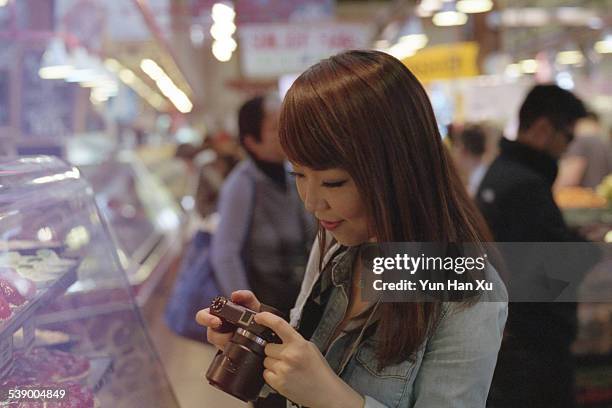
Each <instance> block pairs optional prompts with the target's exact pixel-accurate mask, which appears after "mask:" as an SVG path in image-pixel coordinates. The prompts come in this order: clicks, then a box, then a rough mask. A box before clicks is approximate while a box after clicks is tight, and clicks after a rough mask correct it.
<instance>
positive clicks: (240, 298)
mask: <svg viewBox="0 0 612 408" xmlns="http://www.w3.org/2000/svg"><path fill="white" fill-rule="evenodd" d="M231 298H232V302H234V303H238V304H239V305H242V306H245V307H248V308H249V309H251V310H254V311H256V312H259V309H260V308H261V303H260V302H259V300H257V298H256V297H255V294H254V293H253V292H251V291H250V290H237V291H235V292H232V296H231Z"/></svg>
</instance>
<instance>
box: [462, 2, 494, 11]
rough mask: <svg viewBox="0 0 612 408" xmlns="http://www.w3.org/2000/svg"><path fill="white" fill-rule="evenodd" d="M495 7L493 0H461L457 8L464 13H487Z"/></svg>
mask: <svg viewBox="0 0 612 408" xmlns="http://www.w3.org/2000/svg"><path fill="white" fill-rule="evenodd" d="M492 8H493V2H492V1H491V0H459V1H458V2H457V10H459V11H461V12H462V13H485V12H487V11H490V10H491V9H492Z"/></svg>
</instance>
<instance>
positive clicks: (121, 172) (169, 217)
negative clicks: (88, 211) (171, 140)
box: [78, 151, 184, 305]
mask: <svg viewBox="0 0 612 408" xmlns="http://www.w3.org/2000/svg"><path fill="white" fill-rule="evenodd" d="M78 167H79V170H80V172H81V174H82V176H83V177H84V178H85V179H86V180H87V181H88V182H89V183H90V185H91V186H92V188H93V191H94V194H95V198H96V202H97V204H98V207H99V209H100V211H101V212H102V213H103V214H104V216H105V218H106V219H107V220H108V223H109V226H110V233H111V234H112V235H114V238H115V240H116V242H117V255H118V258H119V260H120V262H121V264H122V266H123V268H124V269H125V270H126V272H127V277H128V280H129V281H130V284H131V285H132V286H133V287H134V292H135V293H136V298H137V302H138V304H140V305H142V304H144V303H145V302H146V300H147V298H148V296H149V295H150V294H151V293H152V291H153V289H154V288H155V286H156V284H157V282H158V281H159V279H160V278H161V277H162V276H163V274H164V272H165V271H166V270H167V268H168V265H169V263H170V262H171V260H172V259H173V257H175V256H176V255H178V252H179V250H180V243H181V236H180V225H181V223H182V220H183V217H184V213H183V212H182V210H181V208H180V207H179V205H178V204H177V202H176V201H175V199H174V197H173V196H172V194H171V193H170V192H169V191H168V189H167V188H166V187H165V186H164V185H163V183H162V182H161V181H160V180H159V179H158V178H157V177H156V176H155V175H154V174H151V172H150V171H149V170H148V169H147V168H146V167H145V166H144V164H142V162H141V161H140V159H139V158H138V157H137V156H136V155H134V154H133V153H132V152H129V151H123V152H120V153H119V154H118V155H116V156H114V157H112V158H109V159H107V160H105V161H103V162H101V163H96V164H90V165H80V166H78Z"/></svg>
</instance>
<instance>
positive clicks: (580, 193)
mask: <svg viewBox="0 0 612 408" xmlns="http://www.w3.org/2000/svg"><path fill="white" fill-rule="evenodd" d="M555 201H556V203H557V205H558V206H559V207H560V208H604V207H606V205H607V201H606V199H605V198H604V197H602V196H600V195H598V194H597V193H595V191H593V190H591V189H589V188H582V187H564V188H562V189H559V190H558V191H556V192H555Z"/></svg>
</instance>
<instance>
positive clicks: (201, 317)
mask: <svg viewBox="0 0 612 408" xmlns="http://www.w3.org/2000/svg"><path fill="white" fill-rule="evenodd" d="M196 322H197V323H198V324H199V325H201V326H206V327H210V328H211V329H216V328H217V327H219V326H221V319H219V318H218V317H217V316H213V315H211V314H210V313H209V310H208V308H206V309H203V310H200V311H199V312H198V313H197V314H196Z"/></svg>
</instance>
